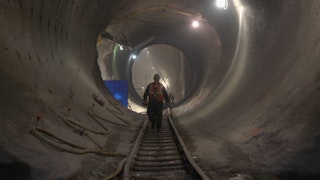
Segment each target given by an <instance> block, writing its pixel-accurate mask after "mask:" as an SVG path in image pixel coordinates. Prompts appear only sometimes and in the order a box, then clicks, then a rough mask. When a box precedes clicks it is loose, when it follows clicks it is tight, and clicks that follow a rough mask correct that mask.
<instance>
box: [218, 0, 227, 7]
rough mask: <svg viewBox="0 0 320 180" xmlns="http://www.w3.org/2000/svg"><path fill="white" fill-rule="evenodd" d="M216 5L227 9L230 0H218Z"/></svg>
mask: <svg viewBox="0 0 320 180" xmlns="http://www.w3.org/2000/svg"><path fill="white" fill-rule="evenodd" d="M216 6H217V7H218V8H223V9H227V8H228V0H216Z"/></svg>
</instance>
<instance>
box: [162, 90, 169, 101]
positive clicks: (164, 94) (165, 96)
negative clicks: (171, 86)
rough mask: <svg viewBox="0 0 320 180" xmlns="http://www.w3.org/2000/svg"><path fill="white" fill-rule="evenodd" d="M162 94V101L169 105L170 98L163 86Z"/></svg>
mask: <svg viewBox="0 0 320 180" xmlns="http://www.w3.org/2000/svg"><path fill="white" fill-rule="evenodd" d="M162 94H163V97H164V99H165V100H166V103H170V102H171V101H170V97H169V96H168V93H167V90H166V88H164V86H163V88H162Z"/></svg>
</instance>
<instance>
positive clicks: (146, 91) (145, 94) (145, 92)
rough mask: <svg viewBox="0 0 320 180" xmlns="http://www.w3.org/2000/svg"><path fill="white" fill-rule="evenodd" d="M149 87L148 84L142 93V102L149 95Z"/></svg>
mask: <svg viewBox="0 0 320 180" xmlns="http://www.w3.org/2000/svg"><path fill="white" fill-rule="evenodd" d="M149 87H150V84H149V85H148V86H147V88H146V90H145V91H144V94H143V101H144V102H146V101H147V97H148V95H149Z"/></svg>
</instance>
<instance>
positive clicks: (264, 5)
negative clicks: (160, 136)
mask: <svg viewBox="0 0 320 180" xmlns="http://www.w3.org/2000/svg"><path fill="white" fill-rule="evenodd" d="M218 2H219V3H223V2H224V3H225V2H228V4H227V5H224V7H218V6H217V3H218ZM195 20H196V21H197V22H198V23H199V24H198V25H199V26H198V27H192V22H193V21H195ZM319 20H320V1H317V0H309V1H302V0H296V1H292V0H268V1H266V0H197V1H195V0H175V1H172V0H161V1H158V0H152V1H151V0H117V1H115V0H104V1H102V0H95V1H89V0H81V1H80V0H70V1H61V0H50V1H45V0H32V1H22V0H3V1H1V2H0V23H1V28H0V63H1V65H0V82H1V90H0V92H1V93H0V98H1V103H0V108H1V111H0V119H1V125H0V126H1V132H0V135H1V136H0V179H77V180H82V179H83V180H84V179H104V178H105V177H106V176H108V175H109V174H111V173H112V172H113V170H114V169H115V166H116V164H117V163H118V162H119V161H120V160H122V159H123V157H125V156H126V155H128V153H129V152H130V148H131V147H132V144H133V142H134V140H135V137H136V136H137V133H138V131H139V129H140V127H141V124H142V122H143V120H144V119H146V115H145V108H144V107H142V105H141V93H142V92H143V90H144V88H145V85H146V83H149V81H152V76H153V74H154V73H159V74H160V75H161V79H162V81H163V82H164V83H165V84H166V86H167V89H169V90H170V93H172V94H173V95H174V96H175V103H174V106H173V107H172V109H171V111H172V117H173V120H174V123H175V125H176V126H177V129H178V130H179V132H180V134H181V136H182V138H183V140H184V142H185V144H186V146H187V148H188V150H189V151H190V152H191V155H192V157H193V159H194V160H195V161H196V163H197V164H198V165H199V167H201V169H203V171H204V172H205V173H206V174H207V176H208V177H210V179H226V180H227V179H228V180H229V179H230V180H231V179H268V180H269V179H275V180H278V179H288V180H289V179H290V180H291V179H319V178H320V131H319V130H320V68H319V67H320V61H319V59H320V34H319V31H320V23H319V22H320V21H319ZM133 55H136V56H137V58H136V59H135V58H133ZM108 80H126V81H127V82H128V90H129V91H128V102H129V108H125V107H123V106H122V105H121V104H120V103H119V102H118V101H117V100H116V99H115V98H114V97H113V96H112V95H111V93H110V90H109V89H108V88H106V86H105V84H104V81H108ZM101 122H103V123H101ZM77 127H81V128H77Z"/></svg>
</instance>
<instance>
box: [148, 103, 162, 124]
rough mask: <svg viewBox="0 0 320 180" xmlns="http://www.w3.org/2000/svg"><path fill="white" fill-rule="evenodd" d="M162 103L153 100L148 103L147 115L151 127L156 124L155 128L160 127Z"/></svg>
mask: <svg viewBox="0 0 320 180" xmlns="http://www.w3.org/2000/svg"><path fill="white" fill-rule="evenodd" d="M162 110H163V103H159V102H153V103H149V104H148V112H147V113H148V116H149V119H150V121H151V127H152V128H154V126H155V125H156V128H157V129H160V128H161V122H162Z"/></svg>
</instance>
